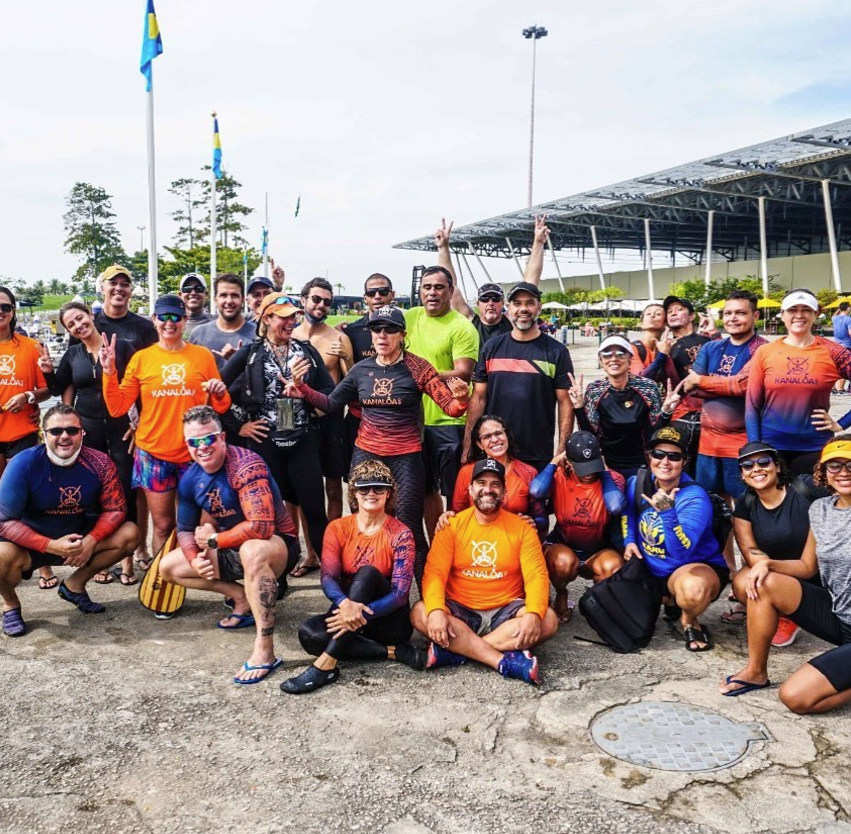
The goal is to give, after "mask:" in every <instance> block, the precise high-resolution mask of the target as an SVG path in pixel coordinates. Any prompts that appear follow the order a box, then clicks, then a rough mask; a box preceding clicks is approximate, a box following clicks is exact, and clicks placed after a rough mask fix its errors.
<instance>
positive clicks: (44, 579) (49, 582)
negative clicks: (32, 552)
mask: <svg viewBox="0 0 851 834" xmlns="http://www.w3.org/2000/svg"><path fill="white" fill-rule="evenodd" d="M58 584H59V577H58V576H57V575H56V574H55V573H54V574H52V575H51V576H39V578H38V587H39V588H40V589H41V590H42V591H50V590H52V589H53V588H55V587H56V586H57V585H58Z"/></svg>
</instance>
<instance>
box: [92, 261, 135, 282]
mask: <svg viewBox="0 0 851 834" xmlns="http://www.w3.org/2000/svg"><path fill="white" fill-rule="evenodd" d="M118 275H123V276H124V277H125V278H126V279H127V280H128V281H130V283H133V276H132V275H131V274H130V270H129V269H127V268H126V267H123V266H119V265H118V264H113V265H112V266H108V267H107V268H106V269H105V270H104V271H103V272H101V274H100V275H98V283H99V284H100V283H103V282H104V281H109V280H111V279H112V278H115V277H116V276H118Z"/></svg>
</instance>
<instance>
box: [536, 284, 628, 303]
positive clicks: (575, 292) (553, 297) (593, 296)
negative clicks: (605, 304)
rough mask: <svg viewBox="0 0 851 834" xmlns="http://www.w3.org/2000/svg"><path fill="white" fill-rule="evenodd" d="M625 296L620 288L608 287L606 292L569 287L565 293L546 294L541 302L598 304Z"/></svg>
mask: <svg viewBox="0 0 851 834" xmlns="http://www.w3.org/2000/svg"><path fill="white" fill-rule="evenodd" d="M622 295H623V290H622V289H620V287H606V289H604V290H582V289H579V287H569V288H568V289H566V290H565V291H564V292H548V293H544V295H543V297H542V298H541V300H542V301H543V302H544V303H545V304H546V303H547V302H548V301H558V302H559V303H560V304H568V305H570V304H581V303H583V302H588V303H589V304H597V303H598V302H600V301H605V300H606V299H612V300H613V299H616V298H620V297H621V296H622Z"/></svg>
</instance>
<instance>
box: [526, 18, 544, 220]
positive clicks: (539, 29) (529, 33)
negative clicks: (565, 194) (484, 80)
mask: <svg viewBox="0 0 851 834" xmlns="http://www.w3.org/2000/svg"><path fill="white" fill-rule="evenodd" d="M548 34H549V32H548V31H547V30H546V29H545V28H544V27H543V26H538V25H537V24H535V25H532V26H529V27H528V28H527V29H524V30H523V37H524V38H526V40H531V41H532V112H531V117H530V120H529V121H530V124H529V194H528V197H529V207H530V208H531V207H532V171H533V168H534V161H535V63H536V59H537V53H538V39H539V38H545V37H546V36H547V35H548Z"/></svg>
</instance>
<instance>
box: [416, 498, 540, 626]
mask: <svg viewBox="0 0 851 834" xmlns="http://www.w3.org/2000/svg"><path fill="white" fill-rule="evenodd" d="M475 512H476V511H475V508H474V507H470V508H469V509H467V510H464V511H463V512H460V513H458V515H456V516H455V517H454V518H452V519H450V521H449V525H448V526H447V527H444V529H443V530H441V531H440V532H439V533H436V534H435V537H434V539H433V540H432V544H431V550H429V553H428V560H427V561H426V566H425V571H424V573H423V602H424V603H425V607H426V612H427V613H429V614H430V613H431V612H432V611H436V610H437V609H438V608H444V609H445V608H446V600H447V598H449V599H452V600H454V601H455V602H460V603H461V605H465V606H466V607H467V608H475V609H478V610H488V609H490V608H500V607H501V606H503V605H507V604H508V603H509V602H511V601H512V600H514V599H525V600H526V609H527V610H528V611H530V612H531V613H533V614H537V615H538V616H540V617H543V616H544V614H546V612H547V606H548V605H549V600H550V579H549V575H548V574H547V564H546V562H545V561H544V553H543V551H542V550H541V544H540V542H539V541H538V536H537V535H536V533H535V531H534V530H533V529H532V528H531V527H530V526H529V525H528V524H527V523H526V522H525V521H523V520H522V519H520V518H519V517H518V516H516V515H514V514H513V513H510V512H508V511H507V510H500V512H499V515H498V516H497V517H496V518H495V519H494V521H492V522H491V523H490V524H480V523H479V522H478V521H477V520H476V515H475Z"/></svg>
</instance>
